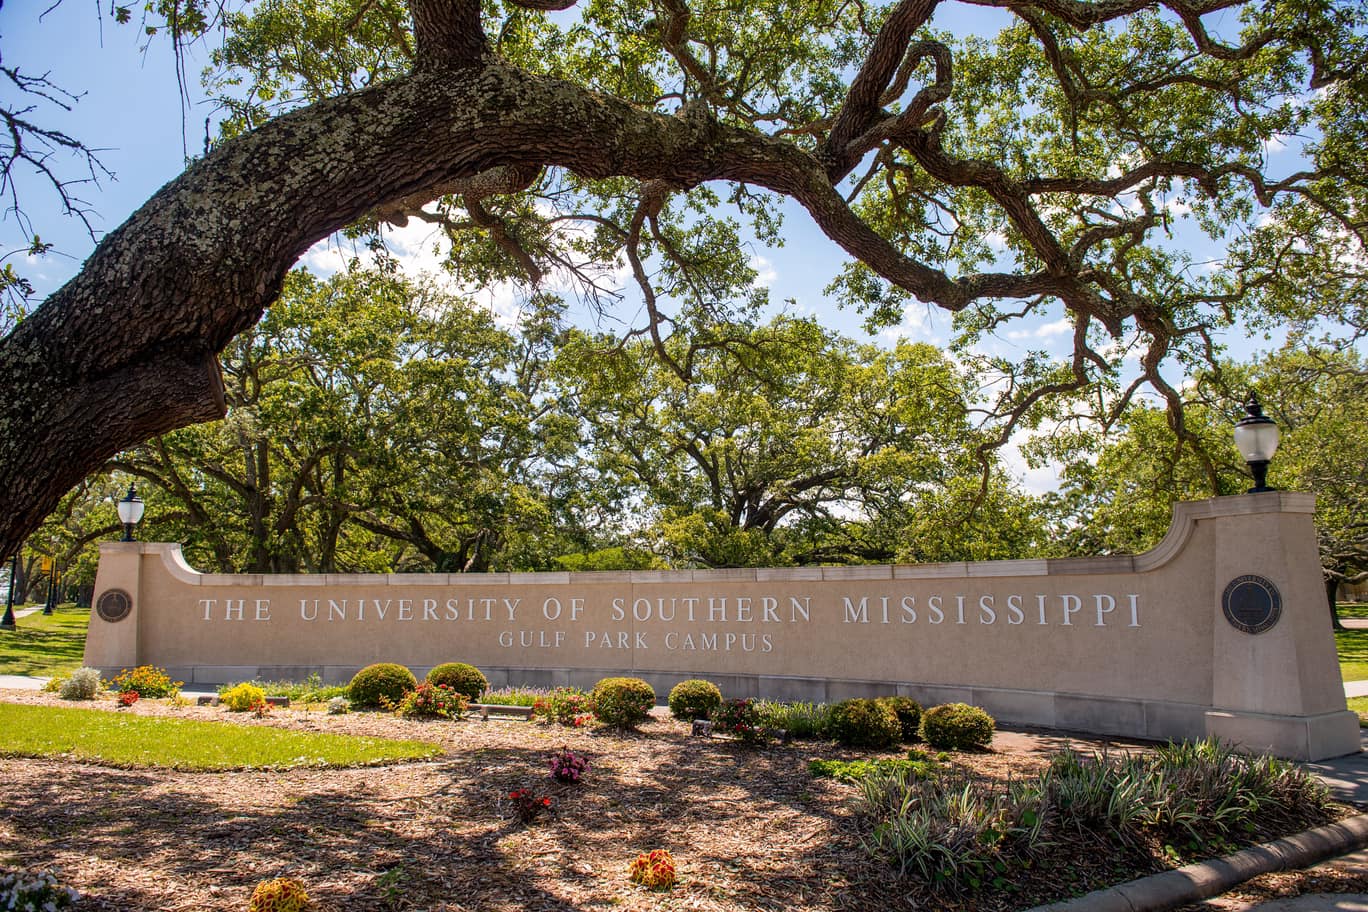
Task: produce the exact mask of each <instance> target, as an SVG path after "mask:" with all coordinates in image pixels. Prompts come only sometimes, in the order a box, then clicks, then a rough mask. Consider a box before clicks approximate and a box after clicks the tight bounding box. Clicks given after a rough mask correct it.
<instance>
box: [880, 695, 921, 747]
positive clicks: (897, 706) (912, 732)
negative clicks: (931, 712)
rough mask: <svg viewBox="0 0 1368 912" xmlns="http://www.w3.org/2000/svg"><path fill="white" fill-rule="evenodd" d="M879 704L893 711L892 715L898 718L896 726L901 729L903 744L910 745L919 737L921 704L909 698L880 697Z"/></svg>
mask: <svg viewBox="0 0 1368 912" xmlns="http://www.w3.org/2000/svg"><path fill="white" fill-rule="evenodd" d="M879 702H880V703H882V704H883V705H885V706H887V707H888V708H889V709H891V710H893V714H894V715H895V716H897V717H898V725H899V727H901V728H902V739H901V740H902V741H903V743H904V744H911V743H912V742H913V741H916V740H917V738H918V737H920V732H921V717H922V708H921V704H920V703H918V702H917V701H916V700H914V699H912V698H911V697H880V698H879Z"/></svg>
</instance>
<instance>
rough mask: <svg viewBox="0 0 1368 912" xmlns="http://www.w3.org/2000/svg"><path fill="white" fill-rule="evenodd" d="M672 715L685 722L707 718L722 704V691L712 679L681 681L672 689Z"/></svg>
mask: <svg viewBox="0 0 1368 912" xmlns="http://www.w3.org/2000/svg"><path fill="white" fill-rule="evenodd" d="M668 702H669V704H670V715H672V716H674V717H675V718H676V719H679V720H681V721H684V722H692V721H693V720H694V719H706V718H708V715H709V713H711V712H712V711H713V710H714V709H717V707H719V706H721V705H722V691H720V690H718V689H717V685H716V684H714V683H713V682H712V681H701V680H697V679H695V680H692V681H680V682H679V683H678V684H676V685H675V686H674V687H672V688H671V689H670V697H669V700H668Z"/></svg>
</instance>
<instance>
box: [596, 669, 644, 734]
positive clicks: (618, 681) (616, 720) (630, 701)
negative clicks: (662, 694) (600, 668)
mask: <svg viewBox="0 0 1368 912" xmlns="http://www.w3.org/2000/svg"><path fill="white" fill-rule="evenodd" d="M589 706H590V707H591V709H592V710H593V713H594V715H595V716H597V717H598V720H599V721H600V722H602V723H603V724H605V725H612V726H614V727H616V728H632V727H633V726H635V725H637V724H639V723H641V722H645V721H646V720H647V719H649V718H650V716H651V710H652V709H653V708H655V690H654V689H652V687H651V685H650V684H647V683H646V682H645V681H643V680H641V679H640V678H604V679H603V680H602V681H599V682H598V683H597V684H595V685H594V689H593V690H592V691H590V693H589Z"/></svg>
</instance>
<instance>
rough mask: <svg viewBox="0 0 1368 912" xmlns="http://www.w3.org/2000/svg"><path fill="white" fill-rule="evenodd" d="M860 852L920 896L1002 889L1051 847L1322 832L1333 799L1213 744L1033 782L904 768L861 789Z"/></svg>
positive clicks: (1077, 765) (1074, 763) (1056, 760)
mask: <svg viewBox="0 0 1368 912" xmlns="http://www.w3.org/2000/svg"><path fill="white" fill-rule="evenodd" d="M860 786H861V796H862V803H861V809H862V812H863V813H864V814H865V815H866V816H867V817H869V818H870V820H871V822H872V826H871V828H870V829H869V831H868V834H867V835H866V836H865V837H864V840H863V842H864V846H865V848H866V850H867V851H869V852H870V853H871V854H872V855H874V856H875V857H877V858H880V859H882V860H884V861H886V862H888V863H889V864H891V865H892V866H893V867H894V868H895V869H897V871H898V872H899V874H900V875H902V876H905V877H908V878H910V879H911V880H912V881H915V882H917V883H918V884H919V885H920V887H921V888H923V889H929V890H932V891H937V890H939V891H944V892H946V893H948V894H952V895H962V894H965V893H972V892H974V891H976V890H978V889H980V888H983V887H985V886H1001V885H1002V884H1003V883H1006V882H1007V880H1008V879H1009V878H1011V877H1013V876H1016V875H1017V874H1019V873H1020V872H1021V871H1022V870H1024V869H1025V868H1027V867H1028V866H1030V865H1031V864H1033V863H1034V861H1036V860H1037V859H1038V857H1039V855H1040V852H1041V851H1042V850H1043V849H1044V848H1045V847H1046V846H1048V845H1052V844H1056V845H1057V844H1063V843H1066V842H1069V841H1074V842H1076V841H1077V840H1079V839H1082V840H1083V841H1084V842H1087V843H1088V844H1090V845H1099V846H1107V845H1109V846H1112V847H1113V848H1114V849H1115V850H1117V851H1122V852H1124V851H1138V850H1139V849H1140V848H1141V847H1143V846H1147V845H1155V844H1157V845H1161V846H1165V847H1167V848H1168V850H1169V851H1172V852H1174V853H1175V854H1176V855H1178V856H1183V855H1187V856H1191V857H1202V856H1207V855H1211V854H1217V853H1221V852H1225V851H1228V850H1229V848H1230V847H1231V845H1232V844H1234V843H1236V842H1241V841H1251V840H1257V839H1261V838H1267V837H1269V836H1272V835H1273V834H1275V833H1282V832H1288V831H1293V830H1296V829H1301V828H1305V827H1308V826H1314V825H1317V824H1321V823H1324V822H1326V821H1327V820H1328V819H1330V816H1331V802H1330V796H1329V792H1328V790H1327V789H1326V787H1325V786H1324V784H1323V783H1321V782H1320V780H1318V779H1317V778H1316V777H1315V776H1313V775H1311V774H1310V773H1309V772H1307V771H1306V770H1304V769H1302V768H1301V767H1299V766H1297V765H1296V764H1293V763H1288V762H1285V761H1282V760H1278V759H1276V758H1272V757H1269V756H1266V755H1264V756H1257V757H1251V756H1247V755H1244V754H1240V753H1236V752H1235V751H1234V750H1233V749H1232V748H1230V747H1229V746H1226V745H1222V744H1220V743H1219V742H1217V741H1215V740H1214V739H1207V740H1204V741H1198V742H1185V743H1182V744H1170V745H1168V746H1166V747H1163V748H1160V749H1158V750H1155V751H1153V752H1149V753H1125V754H1116V755H1108V754H1104V753H1091V754H1083V753H1078V752H1074V751H1065V752H1062V753H1060V754H1057V755H1055V756H1054V757H1053V758H1052V759H1051V761H1050V764H1049V766H1048V767H1047V768H1046V769H1045V770H1044V771H1043V772H1042V773H1040V774H1039V775H1038V776H1035V777H1031V778H1029V779H1022V780H1017V781H1013V782H1009V783H1001V782H990V781H988V780H985V779H982V778H980V777H975V776H972V775H968V774H966V773H965V772H963V771H962V770H957V771H955V772H953V773H948V774H943V775H938V776H933V777H930V778H921V777H919V776H916V775H913V774H912V773H911V772H910V771H907V770H893V771H890V772H888V773H882V772H875V773H874V774H872V775H868V776H866V777H864V778H863V779H862V780H861V781H860Z"/></svg>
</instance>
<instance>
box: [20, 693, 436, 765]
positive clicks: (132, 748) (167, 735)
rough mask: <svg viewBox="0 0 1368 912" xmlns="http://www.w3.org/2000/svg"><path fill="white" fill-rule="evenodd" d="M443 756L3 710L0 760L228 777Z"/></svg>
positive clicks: (123, 718) (152, 720) (124, 716)
mask: <svg viewBox="0 0 1368 912" xmlns="http://www.w3.org/2000/svg"><path fill="white" fill-rule="evenodd" d="M441 753H442V748H441V747H439V746H438V745H436V744H430V743H428V742H426V741H394V740H390V739H386V738H364V737H358V736H353V735H332V734H320V733H314V732H297V731H287V730H285V729H280V728H268V727H264V726H258V725H236V724H233V723H230V722H200V721H197V720H193V719H167V718H162V717H155V716H139V715H135V714H133V713H129V712H119V711H115V710H104V709H81V708H76V707H71V708H67V707H62V706H24V705H20V704H16V703H0V756H11V757H15V756H18V757H57V756H65V757H71V758H74V759H78V760H93V761H96V762H100V763H109V764H113V765H116V766H161V767H171V768H174V769H193V770H226V769H252V768H263V767H266V768H271V769H285V768H290V767H298V766H365V765H370V764H375V763H387V762H394V761H397V760H419V759H424V758H428V757H436V756H440V755H441Z"/></svg>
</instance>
